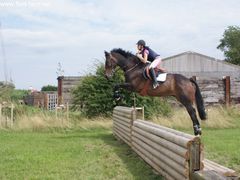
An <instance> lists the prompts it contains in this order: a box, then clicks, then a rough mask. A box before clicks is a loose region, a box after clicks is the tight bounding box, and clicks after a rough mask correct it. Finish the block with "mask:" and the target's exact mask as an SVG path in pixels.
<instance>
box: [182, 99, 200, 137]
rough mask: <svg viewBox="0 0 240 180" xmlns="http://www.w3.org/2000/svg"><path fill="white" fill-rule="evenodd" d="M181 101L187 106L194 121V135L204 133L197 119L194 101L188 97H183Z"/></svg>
mask: <svg viewBox="0 0 240 180" xmlns="http://www.w3.org/2000/svg"><path fill="white" fill-rule="evenodd" d="M180 102H181V103H182V104H183V105H184V106H185V108H186V109H187V112H188V114H189V116H190V117H191V120H192V122H193V129H194V135H195V136H197V135H201V134H202V130H201V127H200V124H199V121H198V119H197V115H196V110H195V108H194V107H193V105H192V103H191V102H190V101H189V100H188V98H186V97H182V98H181V99H180Z"/></svg>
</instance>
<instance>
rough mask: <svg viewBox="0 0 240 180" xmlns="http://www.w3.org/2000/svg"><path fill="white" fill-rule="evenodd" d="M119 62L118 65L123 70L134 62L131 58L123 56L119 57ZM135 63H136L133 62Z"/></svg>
mask: <svg viewBox="0 0 240 180" xmlns="http://www.w3.org/2000/svg"><path fill="white" fill-rule="evenodd" d="M117 60H118V62H117V64H118V66H119V67H120V68H121V69H122V70H123V71H126V70H127V69H129V68H130V67H131V66H132V65H131V64H133V62H132V61H131V60H130V59H127V58H125V57H123V56H119V57H117ZM133 65H134V64H133Z"/></svg>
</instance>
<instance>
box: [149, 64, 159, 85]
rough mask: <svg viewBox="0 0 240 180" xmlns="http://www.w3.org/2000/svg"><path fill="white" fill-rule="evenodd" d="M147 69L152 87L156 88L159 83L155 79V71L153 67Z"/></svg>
mask: <svg viewBox="0 0 240 180" xmlns="http://www.w3.org/2000/svg"><path fill="white" fill-rule="evenodd" d="M149 71H150V76H151V78H152V81H153V89H156V88H157V87H158V86H159V84H158V81H157V77H156V74H155V71H154V69H153V68H150V69H149Z"/></svg>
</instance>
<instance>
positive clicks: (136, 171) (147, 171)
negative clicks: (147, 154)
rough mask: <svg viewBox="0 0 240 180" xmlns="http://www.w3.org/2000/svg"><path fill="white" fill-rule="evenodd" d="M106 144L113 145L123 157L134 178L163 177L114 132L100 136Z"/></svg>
mask: <svg viewBox="0 0 240 180" xmlns="http://www.w3.org/2000/svg"><path fill="white" fill-rule="evenodd" d="M100 138H101V139H102V140H103V141H104V142H105V143H106V144H108V145H110V146H111V147H113V149H114V152H115V153H116V154H117V155H118V156H119V157H120V158H121V160H122V161H123V162H124V164H125V165H126V167H127V169H128V170H129V171H130V172H131V174H132V175H133V176H134V179H156V180H157V179H163V177H161V176H159V175H157V174H155V173H154V171H153V169H152V168H151V167H150V166H149V165H148V164H146V163H145V162H144V161H143V160H142V159H141V158H140V157H139V156H138V155H137V154H136V153H135V152H134V151H133V150H132V149H131V148H130V147H129V146H128V145H127V144H125V143H124V142H123V141H120V140H117V139H116V138H115V137H114V136H113V134H112V133H110V134H106V135H103V136H101V137H100Z"/></svg>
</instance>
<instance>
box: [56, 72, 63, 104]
mask: <svg viewBox="0 0 240 180" xmlns="http://www.w3.org/2000/svg"><path fill="white" fill-rule="evenodd" d="M63 78H64V76H59V77H58V78H57V80H58V105H61V104H63V99H62V98H63V97H62V81H63Z"/></svg>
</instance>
